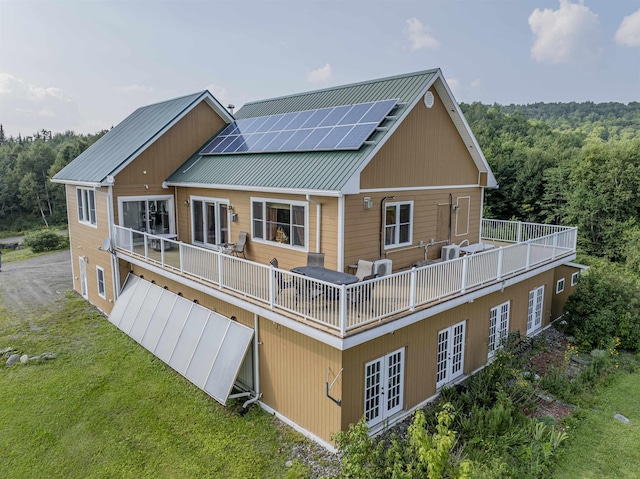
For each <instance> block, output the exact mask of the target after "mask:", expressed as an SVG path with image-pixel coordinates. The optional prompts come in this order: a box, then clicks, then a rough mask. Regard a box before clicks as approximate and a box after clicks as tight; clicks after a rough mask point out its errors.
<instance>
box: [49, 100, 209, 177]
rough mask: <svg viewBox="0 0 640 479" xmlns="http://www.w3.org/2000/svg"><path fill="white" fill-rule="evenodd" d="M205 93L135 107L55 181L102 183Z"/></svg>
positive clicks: (63, 170)
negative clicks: (134, 109) (135, 108)
mask: <svg viewBox="0 0 640 479" xmlns="http://www.w3.org/2000/svg"><path fill="white" fill-rule="evenodd" d="M205 95H206V92H199V93H194V94H192V95H187V96H183V97H180V98H175V99H173V100H169V101H165V102H162V103H156V104H154V105H149V106H146V107H142V108H138V109H137V110H136V111H134V112H133V113H132V114H131V115H129V116H128V117H127V118H125V119H124V120H123V121H122V122H121V123H119V124H118V125H117V126H115V127H114V128H113V129H112V130H111V131H109V132H108V133H107V134H105V135H104V136H103V137H102V138H100V139H99V140H98V141H97V142H95V143H94V144H93V145H91V147H90V148H88V149H87V150H86V151H84V152H83V153H82V154H81V155H80V156H78V157H77V158H76V159H75V160H73V161H72V162H71V163H69V164H68V165H67V166H66V167H64V168H63V169H62V170H60V172H59V173H58V174H57V175H55V176H54V179H55V180H61V181H65V180H66V181H83V182H102V181H104V180H105V178H106V177H107V175H110V174H112V173H113V172H114V171H115V170H116V169H118V168H119V167H120V166H121V165H123V164H125V163H126V162H127V161H128V160H129V158H131V157H132V156H133V155H134V154H136V153H137V152H139V151H140V150H141V149H142V148H143V147H145V146H146V144H147V143H148V142H149V141H150V140H151V139H152V138H153V137H154V136H155V135H157V134H158V132H160V131H161V130H162V129H163V128H165V127H166V126H167V125H168V124H170V123H171V122H172V121H173V120H174V119H175V118H176V117H178V116H179V115H180V114H181V113H183V112H184V111H185V110H186V109H188V108H189V107H190V106H192V105H194V104H195V103H196V102H197V101H199V100H200V99H201V98H203V97H204V96H205Z"/></svg>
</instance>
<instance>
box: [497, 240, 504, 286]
mask: <svg viewBox="0 0 640 479" xmlns="http://www.w3.org/2000/svg"><path fill="white" fill-rule="evenodd" d="M503 259H504V249H502V246H500V248H498V276H497V277H496V279H497V280H498V281H500V278H502V261H503Z"/></svg>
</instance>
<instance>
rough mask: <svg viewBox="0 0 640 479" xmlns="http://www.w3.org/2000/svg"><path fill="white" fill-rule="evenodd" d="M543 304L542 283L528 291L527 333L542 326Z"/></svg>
mask: <svg viewBox="0 0 640 479" xmlns="http://www.w3.org/2000/svg"><path fill="white" fill-rule="evenodd" d="M543 305H544V285H542V286H540V287H538V288H536V289H534V290H531V291H529V308H528V311H527V334H530V333H532V332H534V331H536V330H538V329H540V327H541V326H542V308H543Z"/></svg>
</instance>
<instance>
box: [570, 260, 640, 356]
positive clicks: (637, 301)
mask: <svg viewBox="0 0 640 479" xmlns="http://www.w3.org/2000/svg"><path fill="white" fill-rule="evenodd" d="M565 313H566V314H565V318H566V320H567V323H568V325H567V326H568V330H569V332H570V333H571V334H573V336H575V338H576V341H577V342H578V345H579V346H580V347H581V348H582V349H586V350H591V349H594V348H602V347H606V346H607V344H608V343H609V342H610V341H611V340H612V339H614V338H620V347H621V348H622V349H626V350H630V351H640V285H639V284H638V279H637V278H636V277H635V276H634V275H632V274H630V273H629V271H628V270H627V269H625V268H623V267H621V266H618V265H614V264H611V263H602V264H597V265H594V266H592V267H591V268H590V269H589V270H588V271H586V272H585V273H584V274H583V275H582V277H581V278H580V282H579V283H578V288H577V289H576V291H575V292H574V293H573V294H572V295H571V296H570V297H569V299H568V300H567V303H566V305H565Z"/></svg>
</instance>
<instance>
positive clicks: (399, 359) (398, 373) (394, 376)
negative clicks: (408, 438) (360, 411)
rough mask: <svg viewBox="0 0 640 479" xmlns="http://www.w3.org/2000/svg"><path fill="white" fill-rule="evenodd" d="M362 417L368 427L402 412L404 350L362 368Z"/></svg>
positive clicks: (375, 360)
mask: <svg viewBox="0 0 640 479" xmlns="http://www.w3.org/2000/svg"><path fill="white" fill-rule="evenodd" d="M364 381H365V385H364V415H365V417H366V418H367V422H368V424H369V427H371V426H375V425H376V424H378V423H380V422H382V421H384V420H385V419H386V418H388V417H390V416H392V415H393V414H395V413H397V412H399V411H401V410H402V406H403V396H404V394H403V392H404V348H402V349H398V350H397V351H394V352H392V353H390V354H387V355H386V356H383V357H381V358H378V359H374V360H373V361H370V362H368V363H367V364H365V366H364Z"/></svg>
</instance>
